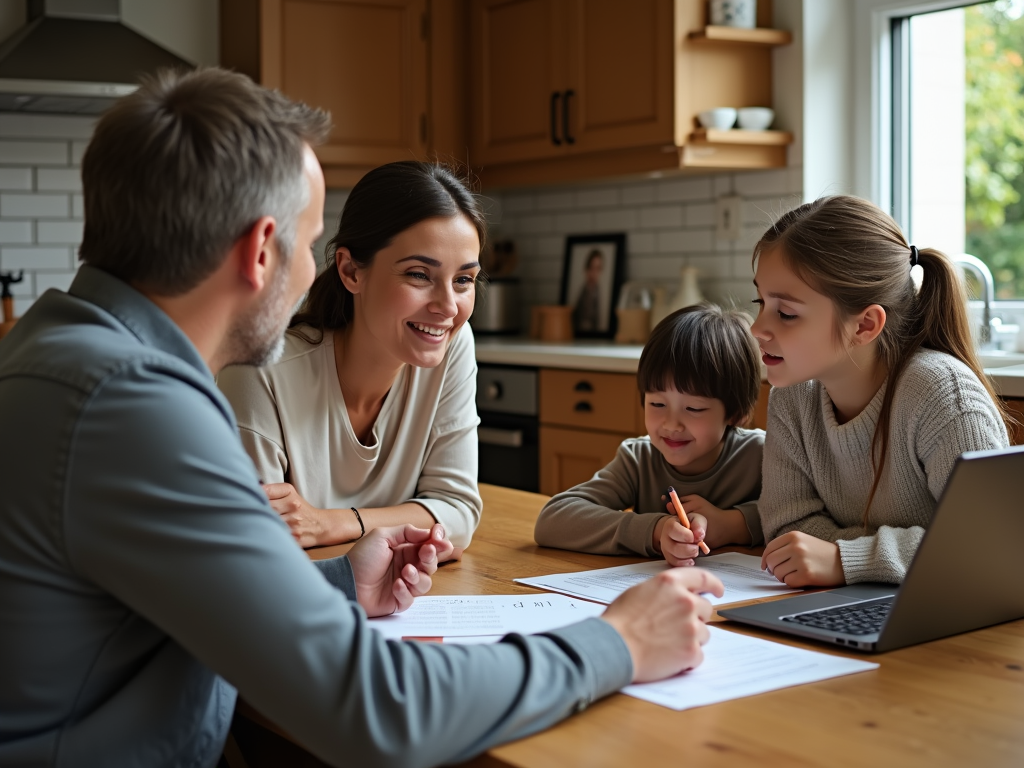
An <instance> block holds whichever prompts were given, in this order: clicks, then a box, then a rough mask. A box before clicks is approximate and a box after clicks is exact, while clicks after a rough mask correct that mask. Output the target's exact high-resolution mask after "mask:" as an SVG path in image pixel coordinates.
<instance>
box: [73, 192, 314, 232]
mask: <svg viewBox="0 0 1024 768" xmlns="http://www.w3.org/2000/svg"><path fill="white" fill-rule="evenodd" d="M71 215H72V216H74V217H75V218H76V219H84V218H85V198H84V197H82V196H81V195H72V196H71ZM332 234H333V233H332Z"/></svg>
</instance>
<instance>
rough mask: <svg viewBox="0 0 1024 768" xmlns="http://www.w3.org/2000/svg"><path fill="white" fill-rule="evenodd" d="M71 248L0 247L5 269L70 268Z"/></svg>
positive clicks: (0, 258)
mask: <svg viewBox="0 0 1024 768" xmlns="http://www.w3.org/2000/svg"><path fill="white" fill-rule="evenodd" d="M71 265H72V261H71V249H70V248H17V247H9V248H0V268H3V269H33V270H34V269H70V268H71Z"/></svg>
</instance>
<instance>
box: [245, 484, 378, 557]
mask: <svg viewBox="0 0 1024 768" xmlns="http://www.w3.org/2000/svg"><path fill="white" fill-rule="evenodd" d="M263 490H264V492H265V493H266V494H267V498H268V499H270V506H271V507H273V508H274V511H275V512H277V514H279V515H280V516H281V519H282V520H284V521H285V522H286V523H288V528H289V529H290V530H291V532H292V536H294V537H295V540H296V541H297V542H299V545H300V546H301V547H302V548H303V549H308V548H309V547H316V546H320V545H323V544H337V543H339V542H341V541H348V540H350V539H354V538H356V537H357V536H358V535H359V529H358V527H356V530H355V532H354V534H353V535H352V536H349V537H347V538H345V536H344V533H341V532H339V531H336V530H334V529H336V528H338V527H339V526H338V522H339V521H338V520H337V519H336V518H337V517H338V515H337V512H336V511H334V510H326V509H318V508H317V507H314V506H313V505H312V504H310V503H309V502H308V501H306V500H305V499H304V498H302V496H300V495H299V492H298V491H296V490H295V486H293V485H292V484H291V483H267V484H266V485H264V486H263ZM349 514H352V515H353V518H352V522H353V525H356V526H358V523H356V521H355V515H354V513H351V512H350V513H349Z"/></svg>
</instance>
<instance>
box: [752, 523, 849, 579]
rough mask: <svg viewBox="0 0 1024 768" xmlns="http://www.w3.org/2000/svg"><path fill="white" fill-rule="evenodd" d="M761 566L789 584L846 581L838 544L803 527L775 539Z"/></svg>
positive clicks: (769, 546)
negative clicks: (804, 530) (809, 532)
mask: <svg viewBox="0 0 1024 768" xmlns="http://www.w3.org/2000/svg"><path fill="white" fill-rule="evenodd" d="M761 567H762V568H766V569H767V570H768V572H769V573H770V574H772V575H773V576H774V577H775V578H776V579H778V580H779V581H781V582H783V583H785V584H786V585H787V586H790V587H837V586H840V585H842V584H845V583H846V576H845V574H844V573H843V561H842V558H841V557H840V556H839V545H838V544H833V543H832V542H830V541H823V540H821V539H819V538H816V537H814V536H811V535H809V534H806V533H801V532H800V531H790V532H789V533H784V534H783V535H782V536H779V537H778V538H777V539H772V540H771V541H770V542H769V543H768V546H767V547H765V548H764V554H763V555H761Z"/></svg>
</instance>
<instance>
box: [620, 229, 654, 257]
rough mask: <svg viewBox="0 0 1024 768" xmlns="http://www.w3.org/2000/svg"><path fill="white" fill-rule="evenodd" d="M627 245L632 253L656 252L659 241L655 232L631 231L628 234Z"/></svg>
mask: <svg viewBox="0 0 1024 768" xmlns="http://www.w3.org/2000/svg"><path fill="white" fill-rule="evenodd" d="M626 247H627V248H629V252H630V253H655V252H656V251H657V250H658V241H657V238H656V237H655V235H654V233H653V232H630V233H629V234H628V235H627V236H626Z"/></svg>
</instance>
